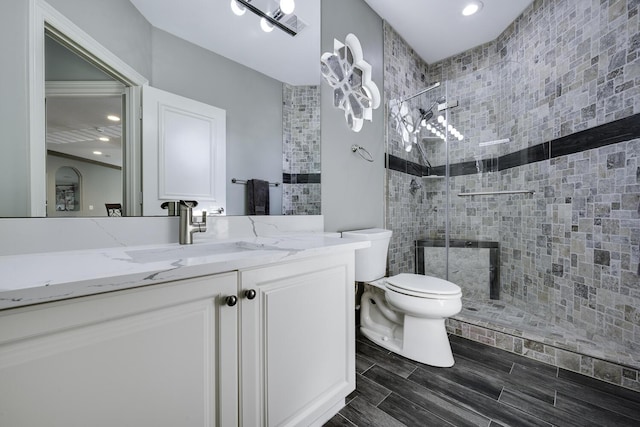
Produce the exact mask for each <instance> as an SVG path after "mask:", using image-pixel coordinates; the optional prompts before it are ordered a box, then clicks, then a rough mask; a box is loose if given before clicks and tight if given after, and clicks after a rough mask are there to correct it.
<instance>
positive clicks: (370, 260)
mask: <svg viewBox="0 0 640 427" xmlns="http://www.w3.org/2000/svg"><path fill="white" fill-rule="evenodd" d="M342 236H343V237H346V238H351V239H359V240H369V241H371V247H370V248H366V249H359V250H357V251H356V266H355V273H356V274H355V278H356V281H358V282H364V283H365V292H364V294H363V295H362V298H361V303H360V331H361V332H362V334H363V335H364V336H366V337H367V338H369V339H370V340H372V341H374V342H376V343H377V344H378V345H380V346H382V347H384V348H386V349H387V350H390V351H392V352H394V353H397V354H399V355H401V356H404V357H406V358H408V359H412V360H415V361H417V362H420V363H424V364H427V365H431V366H437V367H449V366H453V364H454V359H453V354H452V352H451V346H450V344H449V338H448V336H447V331H446V328H445V319H446V318H447V317H450V316H453V315H455V314H457V313H459V312H460V310H461V309H462V291H461V289H460V287H459V286H457V285H455V284H454V283H451V282H449V281H447V280H443V279H439V278H437V277H431V276H423V275H418V274H408V273H402V274H398V275H395V276H391V277H383V276H384V273H385V270H386V257H387V250H388V246H389V241H390V239H391V231H389V230H383V229H366V230H356V231H350V232H343V233H342Z"/></svg>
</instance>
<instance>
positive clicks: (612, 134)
mask: <svg viewBox="0 0 640 427" xmlns="http://www.w3.org/2000/svg"><path fill="white" fill-rule="evenodd" d="M635 138H640V114H634V115H632V116H629V117H625V118H623V119H619V120H615V121H613V122H609V123H605V124H603V125H600V126H596V127H592V128H590V129H585V130H583V131H580V132H575V133H573V134H571V135H567V136H563V137H560V138H556V139H554V140H551V141H547V142H543V143H541V144H538V145H534V146H532V147H528V148H525V149H522V150H519V151H515V152H513V153H509V154H505V155H503V156H500V157H499V158H498V161H497V164H496V163H495V159H484V160H482V171H483V172H495V171H503V170H507V169H511V168H515V167H518V166H524V165H527V164H530V163H535V162H539V161H542V160H549V159H553V158H556V157H562V156H566V155H569V154H575V153H580V152H583V151H587V150H591V149H594V148H600V147H604V146H606V145H611V144H617V143H619V142H624V141H629V140H631V139H635ZM386 167H387V168H388V169H391V170H395V171H398V172H404V173H406V174H409V175H415V176H426V175H440V176H444V175H445V172H446V171H445V166H444V165H441V166H434V167H431V168H429V167H427V166H422V165H420V164H418V163H414V162H411V161H408V160H403V159H401V158H399V157H396V156H394V155H391V154H389V155H387V164H386ZM476 173H478V165H477V164H476V162H475V161H467V162H460V163H453V164H451V165H450V166H449V175H450V176H461V175H474V174H476Z"/></svg>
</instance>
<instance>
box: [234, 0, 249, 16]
mask: <svg viewBox="0 0 640 427" xmlns="http://www.w3.org/2000/svg"><path fill="white" fill-rule="evenodd" d="M231 11H232V12H233V13H235V14H236V15H238V16H242V15H244V13H245V12H246V11H247V8H246V7H244V6H240V5H239V4H238V2H237V1H236V0H231Z"/></svg>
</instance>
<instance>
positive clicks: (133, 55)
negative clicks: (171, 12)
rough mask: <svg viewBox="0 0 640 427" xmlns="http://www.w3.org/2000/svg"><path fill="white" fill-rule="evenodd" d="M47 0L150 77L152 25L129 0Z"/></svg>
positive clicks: (121, 57)
mask: <svg viewBox="0 0 640 427" xmlns="http://www.w3.org/2000/svg"><path fill="white" fill-rule="evenodd" d="M11 1H15V0H11ZM47 2H48V3H49V4H50V5H51V6H53V7H54V8H55V9H56V10H57V11H58V12H60V13H62V14H63V15H64V16H66V17H67V18H68V19H70V20H71V21H72V22H73V23H74V24H76V25H77V26H78V27H80V28H81V29H82V30H83V31H85V32H87V34H89V35H90V36H91V37H93V38H94V39H96V40H97V41H98V42H99V43H100V44H102V45H103V46H104V47H106V48H107V49H109V50H110V51H111V52H112V53H114V54H115V55H116V56H117V57H119V58H120V59H122V60H123V61H124V62H126V63H127V64H129V65H130V66H131V67H133V69H135V70H136V71H137V72H138V73H140V74H142V75H143V76H145V77H146V78H147V79H149V80H151V77H152V76H151V73H152V72H151V28H152V27H151V24H149V22H148V21H147V20H146V19H145V18H144V16H142V14H140V12H138V9H136V8H135V7H134V6H133V5H132V4H131V3H130V2H129V0H109V1H104V0H47Z"/></svg>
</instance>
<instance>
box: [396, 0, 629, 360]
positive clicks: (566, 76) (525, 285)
mask: <svg viewBox="0 0 640 427" xmlns="http://www.w3.org/2000/svg"><path fill="white" fill-rule="evenodd" d="M639 7H640V2H638V1H637V0H630V1H625V0H602V1H601V0H593V1H590V0H585V1H569V0H544V1H543V0H536V1H534V3H533V4H532V5H531V6H530V7H529V8H527V9H526V10H525V11H524V13H523V14H522V15H521V16H520V17H519V18H518V19H517V20H516V21H515V22H514V23H513V24H512V25H511V26H510V27H509V28H507V29H506V30H505V31H504V32H503V34H502V35H500V36H499V37H498V39H497V40H496V41H494V42H491V43H487V44H485V45H482V46H479V47H477V48H475V49H472V50H470V51H467V52H464V53H462V54H459V55H456V56H454V57H452V58H448V59H446V60H444V61H442V62H439V63H437V64H431V65H429V66H428V67H427V69H428V73H427V77H426V79H425V80H426V83H423V82H422V81H420V82H419V83H420V85H419V87H425V86H426V85H427V84H428V83H429V82H433V81H441V82H446V87H447V97H448V101H449V100H458V101H459V107H457V108H454V109H451V110H449V114H450V115H449V119H450V121H451V122H452V123H454V124H455V126H456V127H457V128H458V129H460V130H461V131H462V132H463V134H464V135H465V139H464V140H463V141H461V142H460V141H451V143H450V144H451V145H450V147H449V148H450V150H449V159H450V163H459V164H464V167H465V168H467V171H466V172H465V173H460V174H458V175H457V176H454V177H452V178H451V180H450V181H449V190H450V194H451V198H450V204H449V206H450V237H451V238H458V239H471V240H497V241H500V245H501V252H500V263H501V269H500V272H501V283H502V296H501V298H502V299H504V300H506V301H509V302H511V303H513V304H514V305H515V306H518V307H521V308H523V309H526V310H527V311H528V312H532V313H539V314H541V315H543V316H546V317H548V318H552V319H554V321H555V323H556V324H557V325H559V326H562V325H566V326H572V327H574V328H577V329H578V330H580V331H581V333H583V334H584V338H585V339H592V338H593V337H595V336H598V337H606V338H607V339H608V340H610V341H611V342H612V343H613V344H612V345H614V346H623V347H625V348H627V349H632V350H633V349H635V350H636V351H637V350H638V349H639V348H640V275H639V273H640V272H639V271H638V269H639V268H640V267H639V263H640V260H639V258H640V254H639V250H640V169H638V168H639V167H640V163H639V162H640V160H638V159H639V157H640V152H639V149H638V144H639V142H638V141H639V140H638V139H633V138H630V139H629V140H626V141H625V140H623V141H621V142H619V143H616V144H612V145H608V146H605V147H600V148H594V149H588V150H585V151H582V152H574V153H573V154H568V155H553V152H554V147H552V146H551V144H546V145H543V143H546V142H548V141H552V140H554V139H557V138H560V137H564V136H566V135H573V134H575V133H576V132H579V131H583V130H585V129H591V128H594V127H595V126H598V125H601V124H603V123H611V122H614V121H616V120H619V119H622V118H625V117H629V116H632V115H634V114H638V113H640V58H639V57H638V54H639V53H640V17H639V14H638V11H639ZM389 38H391V39H392V40H389ZM403 43H404V42H403V41H402V40H401V39H400V38H399V37H398V35H397V34H396V33H395V32H394V31H393V29H391V28H385V49H388V50H385V58H387V56H393V55H395V54H398V53H399V54H400V57H399V58H393V57H391V58H388V59H386V61H387V64H386V74H385V91H387V93H386V95H387V96H388V97H391V98H393V97H395V96H397V94H398V93H401V92H402V91H411V90H413V87H411V86H410V83H408V82H406V77H405V76H411V75H414V74H417V75H420V76H422V75H423V73H424V70H425V67H426V65H425V64H422V63H419V62H418V61H410V60H407V59H403V58H406V56H409V55H407V54H404V52H410V48H408V47H404V48H398V47H397V46H398V45H402V44H403ZM392 47H393V49H392ZM403 54H404V55H405V56H403ZM409 57H410V56H409ZM396 67H397V68H399V69H396ZM402 67H410V68H402ZM411 67H412V68H411ZM414 70H415V71H414ZM387 99H390V98H387ZM392 133H393V132H391V130H390V131H389V134H390V135H389V138H388V145H389V153H390V154H394V155H396V156H398V157H401V158H403V159H408V160H411V161H413V162H416V163H420V164H423V162H422V160H421V159H420V158H419V157H415V158H409V157H408V156H407V155H406V154H404V153H402V152H399V151H397V148H395V147H399V145H398V144H397V141H396V140H394V136H393V135H392ZM396 138H397V137H396ZM506 138H508V139H509V141H508V142H506V143H503V144H498V145H489V146H484V147H480V146H479V145H478V144H480V143H483V142H490V141H495V140H501V139H506ZM424 146H425V148H426V151H427V158H428V159H429V161H430V162H431V164H433V165H444V164H445V161H446V159H445V153H446V151H445V149H444V148H445V146H444V143H438V142H434V141H431V140H429V141H424ZM534 148H535V150H537V151H535V150H534ZM555 148H557V147H555ZM574 148H576V147H574ZM527 150H529V151H527ZM575 151H580V150H579V147H578V149H577V150H575ZM410 154H411V153H410ZM511 154H514V155H515V157H514V156H512V158H511V159H510V160H513V159H514V158H517V160H518V162H519V163H517V164H516V165H515V166H513V165H505V164H504V163H503V164H499V163H498V159H505V158H507V157H509V155H511ZM505 156H506V157H505ZM501 161H502V160H501ZM469 168H471V169H475V170H472V171H471V172H469V170H468V169H469ZM410 179H411V176H410V175H407V174H403V173H401V172H399V171H389V179H388V185H389V188H388V194H389V206H388V214H389V215H388V226H389V227H391V229H393V230H394V232H396V230H403V229H404V227H408V228H409V229H410V230H411V235H410V236H409V235H408V236H406V237H405V236H403V239H405V238H406V239H407V240H403V241H402V243H400V242H398V241H396V242H395V246H394V248H395V250H396V252H395V253H393V252H392V253H390V259H389V262H390V265H389V267H390V273H393V274H394V273H399V272H401V271H405V272H406V271H413V270H412V269H413V266H412V264H411V262H410V261H409V260H408V258H410V257H412V256H413V247H412V243H413V240H414V239H413V236H414V235H418V236H419V237H428V238H442V237H444V231H445V206H446V202H447V200H446V189H447V188H446V185H447V183H446V182H445V181H444V180H438V179H435V180H433V179H429V180H427V179H423V180H422V184H423V188H422V189H421V190H420V191H417V192H416V193H415V194H413V195H410V194H409V193H408V188H409V185H408V184H409V181H410ZM505 190H532V191H534V192H535V193H534V194H533V195H529V194H518V195H498V196H474V197H459V196H458V194H459V193H466V192H476V191H505ZM395 215H398V216H397V217H396V216H395ZM411 215H421V218H411ZM425 219H426V221H425ZM423 223H424V225H423ZM407 234H408V233H407ZM409 239H410V240H409Z"/></svg>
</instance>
